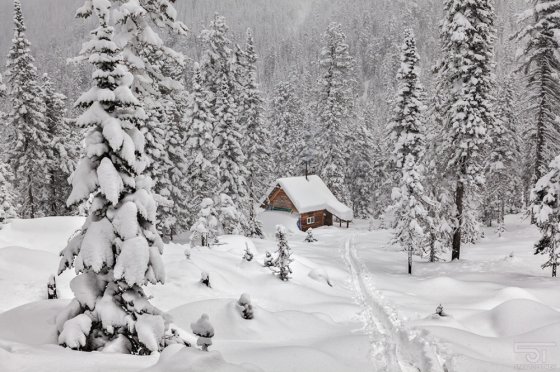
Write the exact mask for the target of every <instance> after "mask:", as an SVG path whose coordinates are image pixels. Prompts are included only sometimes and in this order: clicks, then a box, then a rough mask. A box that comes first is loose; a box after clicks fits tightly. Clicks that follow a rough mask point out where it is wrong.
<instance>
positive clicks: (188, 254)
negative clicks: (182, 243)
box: [183, 248, 191, 260]
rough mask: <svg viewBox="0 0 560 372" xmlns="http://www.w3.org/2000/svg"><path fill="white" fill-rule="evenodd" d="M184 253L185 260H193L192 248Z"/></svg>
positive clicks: (186, 249)
mask: <svg viewBox="0 0 560 372" xmlns="http://www.w3.org/2000/svg"><path fill="white" fill-rule="evenodd" d="M183 253H184V254H185V258H186V259H187V260H190V259H191V249H190V248H185V250H184V252H183Z"/></svg>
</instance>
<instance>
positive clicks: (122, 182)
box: [57, 1, 177, 354]
mask: <svg viewBox="0 0 560 372" xmlns="http://www.w3.org/2000/svg"><path fill="white" fill-rule="evenodd" d="M94 4H95V6H93V3H91V2H86V4H85V5H84V6H83V7H82V8H80V9H79V10H78V13H77V15H78V16H79V17H89V16H91V15H95V17H96V18H97V22H98V25H97V28H95V29H94V30H93V31H92V33H91V35H92V36H91V40H90V41H87V42H85V43H84V45H83V48H82V51H81V55H82V57H83V58H84V59H86V58H87V59H88V60H89V61H90V62H91V63H92V64H93V66H94V67H95V70H94V72H93V74H92V78H93V86H92V87H91V89H90V90H89V91H87V92H85V93H83V94H82V95H81V96H80V98H79V99H78V101H77V102H76V106H77V107H79V108H82V109H83V110H84V111H83V113H82V114H81V116H80V117H79V118H78V120H77V124H78V125H79V126H80V127H81V128H84V129H87V134H86V138H85V143H86V149H85V152H84V154H83V157H82V158H81V159H80V161H79V163H78V166H77V168H76V170H75V172H74V174H73V175H72V177H71V181H72V193H71V195H70V197H69V199H68V205H72V204H76V203H80V202H83V201H84V200H87V199H88V198H89V197H90V195H93V202H92V205H91V207H90V209H89V215H88V217H87V219H86V222H85V223H84V225H83V227H82V229H81V232H80V233H79V234H78V235H76V236H75V237H74V238H73V239H72V240H70V242H69V243H68V246H67V247H66V248H65V249H64V250H63V251H62V252H61V256H62V258H61V262H60V268H59V274H60V273H62V272H63V271H64V270H65V269H67V268H70V267H74V268H75V271H76V273H77V274H78V275H77V276H76V277H75V278H74V279H73V280H72V281H71V283H70V287H71V288H72V291H73V292H74V295H75V298H74V300H72V302H71V303H70V304H69V305H68V307H67V308H66V310H64V311H63V312H61V313H60V314H59V316H58V317H57V327H58V332H59V336H58V342H59V344H61V345H65V346H67V347H70V348H72V349H79V350H86V351H94V350H112V351H115V350H118V351H120V352H124V353H132V354H150V353H152V352H154V351H161V350H162V349H163V348H164V347H165V346H166V345H167V344H168V343H171V342H174V341H176V340H177V336H176V334H175V332H174V331H170V329H169V324H168V320H167V318H166V317H165V316H164V314H163V313H162V312H161V311H160V310H158V309H157V308H155V307H154V306H153V305H151V304H150V302H149V301H148V296H147V295H146V294H145V293H144V290H143V289H142V286H144V285H146V284H148V283H152V284H156V283H158V282H159V283H163V282H164V280H165V271H164V267H163V262H162V259H161V253H162V249H163V244H162V241H161V239H160V237H159V235H158V232H157V230H156V227H155V221H156V203H155V201H154V198H153V196H152V193H151V191H150V190H151V187H152V181H151V179H150V178H149V177H147V176H145V175H144V171H145V167H146V157H145V154H144V145H145V140H144V136H143V134H142V132H141V130H140V128H141V127H142V124H141V122H142V121H143V120H144V119H145V118H146V116H145V113H144V111H143V110H142V108H141V104H140V102H139V101H138V99H137V98H136V97H135V96H134V94H133V93H132V91H131V89H130V86H131V84H132V81H133V76H132V74H130V73H129V72H128V70H127V68H126V66H125V65H124V63H123V62H124V61H123V56H122V53H121V51H120V50H119V48H118V47H117V45H116V43H115V42H114V37H115V36H114V33H113V27H112V26H111V24H110V23H109V22H110V16H109V15H110V12H111V9H110V7H111V3H110V2H108V1H96V2H95V3H94Z"/></svg>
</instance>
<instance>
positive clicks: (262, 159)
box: [239, 29, 272, 238]
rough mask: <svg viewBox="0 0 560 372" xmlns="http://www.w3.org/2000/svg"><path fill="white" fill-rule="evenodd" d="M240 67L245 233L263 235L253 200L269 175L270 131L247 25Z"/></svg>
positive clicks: (266, 183) (266, 182) (252, 43)
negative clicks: (246, 197) (246, 198)
mask: <svg viewBox="0 0 560 372" xmlns="http://www.w3.org/2000/svg"><path fill="white" fill-rule="evenodd" d="M244 56H245V58H244V61H243V64H242V66H241V70H242V71H243V74H244V75H245V78H244V79H243V80H241V83H242V86H241V92H242V94H241V99H240V104H241V107H240V117H239V120H240V122H241V127H242V128H243V131H244V133H245V136H244V138H243V148H244V149H245V154H246V156H247V161H246V163H245V166H246V168H247V188H248V193H249V195H248V196H249V197H248V201H247V202H248V206H247V209H248V216H247V231H246V232H245V233H246V235H247V236H250V237H257V238H264V235H263V233H262V226H261V224H260V222H259V220H258V219H257V203H258V201H259V200H260V198H261V195H262V194H263V193H264V192H265V191H266V189H267V188H268V185H269V183H270V181H271V180H270V177H271V175H272V163H271V153H270V150H269V149H270V132H269V131H268V127H267V126H266V124H265V122H264V107H263V105H264V102H263V99H262V97H261V95H262V94H261V92H260V91H259V86H258V83H257V53H256V52H255V45H254V40H253V34H252V31H251V29H248V30H247V43H246V49H245V53H244Z"/></svg>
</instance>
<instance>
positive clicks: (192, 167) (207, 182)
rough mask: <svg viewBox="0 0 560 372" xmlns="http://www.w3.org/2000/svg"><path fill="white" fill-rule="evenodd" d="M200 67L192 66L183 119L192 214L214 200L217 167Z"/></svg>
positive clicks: (217, 176)
mask: <svg viewBox="0 0 560 372" xmlns="http://www.w3.org/2000/svg"><path fill="white" fill-rule="evenodd" d="M200 73H201V72H200V66H199V65H198V63H195V64H194V71H193V81H192V93H191V94H190V96H189V101H188V104H187V112H186V113H185V116H184V119H183V120H184V121H185V124H184V125H185V127H186V128H188V129H187V134H186V136H187V142H186V144H185V152H186V154H187V174H186V177H185V178H186V180H185V181H186V182H188V183H189V184H190V187H191V202H192V203H193V204H194V206H193V207H192V210H193V212H194V213H195V214H196V213H199V211H200V210H201V209H202V206H201V202H202V201H203V200H204V199H206V198H210V199H214V198H215V197H216V193H217V192H218V187H219V185H218V182H219V179H220V177H219V170H220V169H219V167H218V164H217V162H216V159H217V156H218V148H217V147H216V144H215V143H214V133H213V130H214V117H213V115H212V112H211V109H212V107H211V105H210V102H209V100H210V97H209V92H207V91H206V90H205V88H204V86H203V84H202V83H203V82H202V77H201V75H200Z"/></svg>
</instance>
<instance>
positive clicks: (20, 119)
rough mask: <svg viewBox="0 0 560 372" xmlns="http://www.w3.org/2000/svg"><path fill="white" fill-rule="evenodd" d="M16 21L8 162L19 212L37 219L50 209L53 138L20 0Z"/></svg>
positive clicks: (9, 79)
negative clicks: (49, 171) (49, 173)
mask: <svg viewBox="0 0 560 372" xmlns="http://www.w3.org/2000/svg"><path fill="white" fill-rule="evenodd" d="M14 23H15V29H14V37H13V39H12V46H11V48H10V51H9V53H8V57H7V62H6V75H5V78H6V85H7V88H8V89H7V100H8V102H9V106H10V111H9V112H8V114H7V116H6V117H5V119H4V122H5V125H6V128H7V133H8V140H7V143H8V149H7V161H8V163H9V164H10V166H11V167H12V170H13V174H14V176H15V182H14V188H15V190H16V192H17V194H18V199H19V201H20V204H21V205H20V211H19V215H20V216H21V217H24V218H25V217H26V218H29V217H30V218H34V217H39V216H42V215H45V213H46V210H47V205H48V204H47V200H46V196H47V184H48V182H47V180H48V168H49V167H48V162H49V144H50V143H51V138H50V136H49V132H48V127H47V123H46V120H45V104H44V102H43V97H42V95H41V87H40V83H39V78H38V76H37V68H36V67H35V65H34V59H33V56H32V55H31V51H30V49H29V48H30V43H29V41H28V40H27V38H26V36H25V30H26V28H25V25H24V23H23V13H22V11H21V4H20V1H19V0H14Z"/></svg>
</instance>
